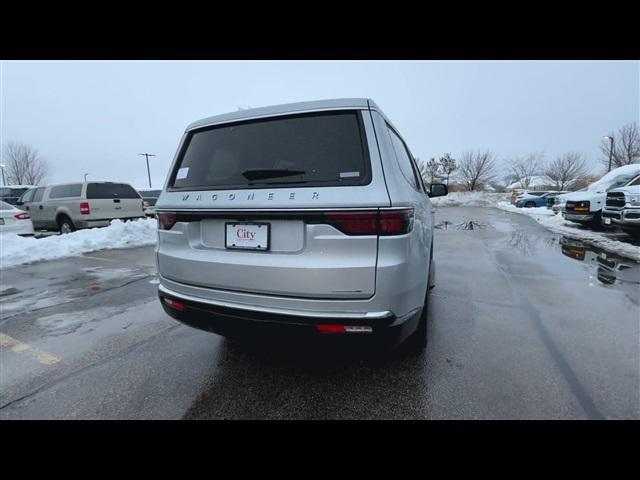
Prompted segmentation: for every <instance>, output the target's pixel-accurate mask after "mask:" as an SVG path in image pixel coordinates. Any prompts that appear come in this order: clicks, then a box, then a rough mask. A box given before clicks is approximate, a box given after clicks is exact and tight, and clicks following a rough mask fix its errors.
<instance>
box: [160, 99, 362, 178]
mask: <svg viewBox="0 0 640 480" xmlns="http://www.w3.org/2000/svg"><path fill="white" fill-rule="evenodd" d="M279 175H281V176H279ZM369 181H370V168H369V157H368V150H367V147H366V143H365V138H364V128H363V125H362V119H361V117H360V114H359V112H357V111H346V112H331V113H328V114H327V113H323V114H317V113H316V114H305V115H295V116H286V117H277V118H275V119H266V120H260V121H251V122H242V123H235V124H225V125H224V126H220V127H212V128H206V129H201V130H196V131H194V132H191V133H190V134H189V136H188V138H187V141H186V142H185V147H184V148H183V149H182V151H181V154H180V157H179V159H178V162H177V165H176V168H175V171H174V172H173V175H172V179H171V182H170V184H171V185H172V187H173V188H177V189H208V188H211V189H216V188H260V187H261V186H264V187H273V186H276V187H277V186H278V185H287V186H295V185H300V186H307V185H309V186H314V185H323V186H339V185H363V184H366V183H368V182H369Z"/></svg>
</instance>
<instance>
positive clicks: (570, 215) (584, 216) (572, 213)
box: [562, 164, 640, 227]
mask: <svg viewBox="0 0 640 480" xmlns="http://www.w3.org/2000/svg"><path fill="white" fill-rule="evenodd" d="M638 175H640V164H632V165H625V166H623V167H618V168H616V169H614V170H611V171H610V172H609V173H607V174H606V175H605V176H604V177H602V178H601V179H600V180H598V181H597V182H594V183H592V184H591V185H589V186H588V187H587V188H586V189H585V190H583V191H580V192H573V193H568V194H566V195H563V196H562V198H563V199H564V200H565V203H564V211H563V212H562V216H563V217H564V218H565V219H566V220H569V221H571V222H576V223H582V224H584V225H589V226H591V227H600V226H601V215H602V209H603V207H604V205H605V202H606V197H607V192H608V191H610V190H614V189H616V188H619V187H623V186H625V185H627V184H628V183H630V182H631V181H632V180H633V179H634V178H635V177H637V176H638Z"/></svg>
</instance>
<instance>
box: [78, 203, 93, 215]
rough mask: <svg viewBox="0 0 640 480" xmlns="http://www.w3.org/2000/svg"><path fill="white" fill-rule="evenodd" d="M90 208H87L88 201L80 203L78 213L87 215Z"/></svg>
mask: <svg viewBox="0 0 640 480" xmlns="http://www.w3.org/2000/svg"><path fill="white" fill-rule="evenodd" d="M90 213H91V210H89V202H82V203H80V215H89V214H90Z"/></svg>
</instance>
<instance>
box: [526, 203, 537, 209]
mask: <svg viewBox="0 0 640 480" xmlns="http://www.w3.org/2000/svg"><path fill="white" fill-rule="evenodd" d="M535 206H536V204H535V203H533V202H527V203H525V204H524V207H525V208H533V207H535Z"/></svg>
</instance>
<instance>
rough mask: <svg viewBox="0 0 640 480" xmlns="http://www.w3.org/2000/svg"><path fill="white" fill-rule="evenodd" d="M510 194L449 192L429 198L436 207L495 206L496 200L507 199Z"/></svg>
mask: <svg viewBox="0 0 640 480" xmlns="http://www.w3.org/2000/svg"><path fill="white" fill-rule="evenodd" d="M510 195H511V194H509V193H492V192H450V193H449V194H448V195H447V196H445V197H435V198H433V199H432V200H431V203H433V204H434V205H435V206H437V207H495V206H496V205H497V203H498V202H501V201H507V200H508V199H509V197H510Z"/></svg>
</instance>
